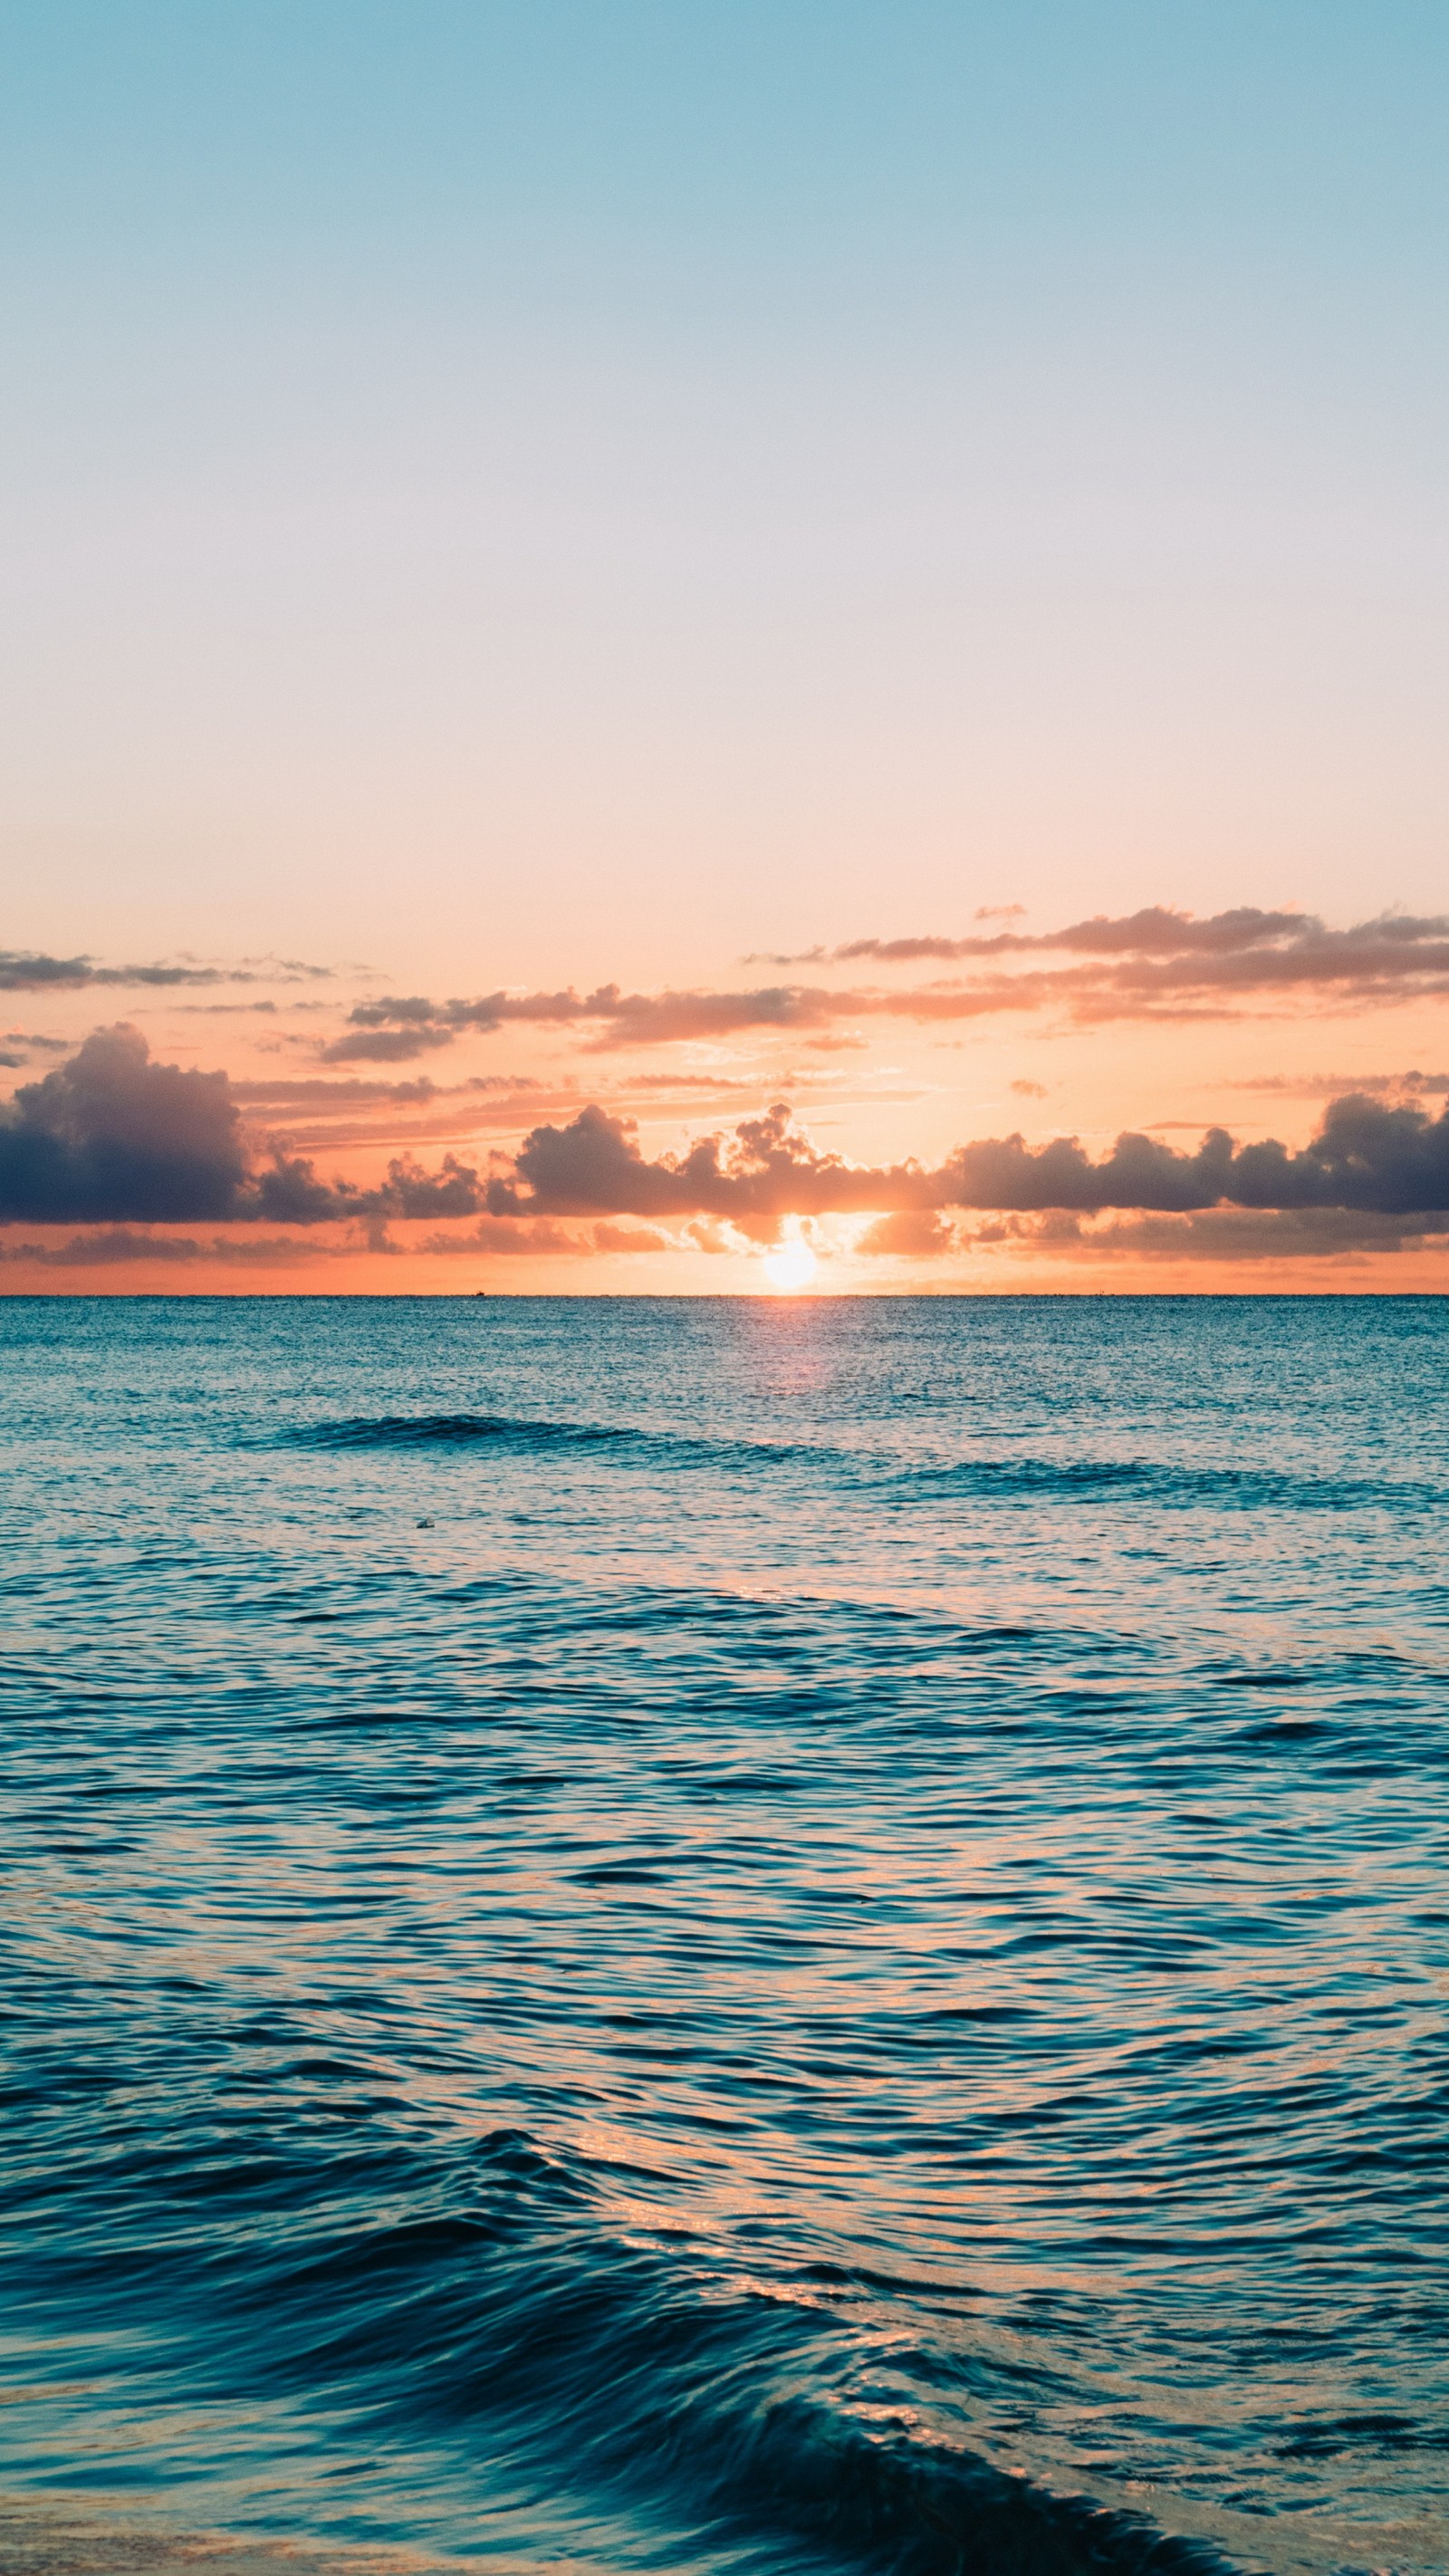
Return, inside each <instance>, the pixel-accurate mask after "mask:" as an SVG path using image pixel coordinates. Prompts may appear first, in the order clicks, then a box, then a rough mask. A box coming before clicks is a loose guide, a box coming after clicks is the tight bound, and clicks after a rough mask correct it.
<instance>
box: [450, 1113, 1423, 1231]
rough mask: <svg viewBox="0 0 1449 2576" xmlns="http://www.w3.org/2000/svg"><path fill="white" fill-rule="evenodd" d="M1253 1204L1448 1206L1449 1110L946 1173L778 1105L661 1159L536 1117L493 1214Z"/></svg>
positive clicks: (603, 1134) (1009, 1152)
mask: <svg viewBox="0 0 1449 2576" xmlns="http://www.w3.org/2000/svg"><path fill="white" fill-rule="evenodd" d="M1224 1203H1226V1204H1230V1205H1236V1206H1239V1207H1247V1208H1340V1209H1356V1210H1359V1211H1361V1212H1364V1213H1378V1214H1383V1215H1391V1216H1392V1215H1407V1214H1427V1213H1431V1212H1436V1211H1438V1210H1442V1209H1446V1208H1449V1106H1446V1109H1445V1110H1444V1112H1443V1113H1442V1114H1441V1115H1440V1117H1439V1118H1437V1119H1433V1118H1431V1117H1430V1116H1429V1114H1428V1113H1427V1111H1425V1110H1423V1109H1421V1108H1419V1107H1417V1106H1416V1105H1414V1104H1412V1103H1400V1104H1398V1105H1397V1106H1392V1107H1390V1106H1386V1105H1385V1104H1384V1103H1383V1102H1381V1101H1375V1100H1370V1099H1367V1098H1365V1097H1363V1096H1361V1095H1350V1096H1348V1097H1347V1098H1345V1099H1342V1100H1336V1101H1334V1102H1333V1103H1332V1104H1331V1105H1330V1107H1329V1109H1328V1111H1327V1113H1326V1115H1325V1117H1324V1120H1323V1123H1322V1125H1321V1127H1320V1129H1319V1132H1318V1134H1317V1136H1315V1137H1314V1139H1313V1140H1312V1142H1311V1143H1310V1144H1308V1145H1306V1146H1304V1147H1303V1148H1302V1149H1301V1151H1299V1152H1297V1153H1293V1152H1290V1151H1289V1149H1288V1148H1287V1147H1286V1146H1283V1145H1281V1144H1278V1143H1276V1142H1272V1141H1270V1142H1268V1143H1264V1144H1252V1145H1241V1146H1240V1145H1236V1144H1235V1143H1234V1141H1233V1139H1232V1137H1231V1136H1229V1135H1228V1133H1227V1132H1226V1130H1225V1129H1223V1128H1220V1127H1215V1128H1210V1129H1209V1130H1208V1132H1207V1134H1206V1135H1205V1136H1204V1138H1203V1140H1202V1142H1201V1144H1200V1145H1199V1146H1198V1147H1197V1148H1196V1150H1195V1151H1193V1152H1185V1151H1180V1150H1178V1149H1177V1148H1176V1147H1174V1146H1171V1145H1166V1144H1163V1143H1162V1142H1161V1141H1160V1140H1159V1139H1157V1138H1155V1137H1151V1136H1145V1135H1137V1134H1132V1133H1130V1132H1129V1133H1127V1134H1124V1135H1121V1136H1119V1137H1118V1138H1117V1140H1116V1143H1115V1144H1114V1145H1113V1146H1112V1147H1111V1148H1110V1150H1109V1151H1108V1152H1107V1153H1106V1154H1104V1155H1101V1156H1099V1157H1097V1158H1095V1159H1094V1158H1093V1157H1092V1156H1091V1155H1090V1154H1088V1153H1087V1152H1086V1151H1085V1149H1084V1148H1083V1146H1082V1145H1081V1143H1080V1142H1079V1140H1078V1139H1077V1138H1076V1137H1073V1136H1059V1137H1056V1138H1054V1139H1053V1140H1052V1141H1051V1142H1049V1143H1047V1144H1044V1145H1039V1146H1031V1145H1028V1144H1027V1142H1026V1140H1025V1138H1024V1137H1023V1136H1021V1135H1019V1134H1018V1135H1011V1136H1005V1137H988V1138H982V1139H979V1140H977V1141H976V1142H974V1143H971V1144H967V1145H962V1146H958V1148H957V1149H956V1151H955V1152H954V1153H953V1154H951V1155H950V1156H948V1157H947V1160H946V1162H945V1163H944V1164H942V1165H941V1166H940V1168H939V1169H938V1170H935V1171H928V1170H925V1169H923V1168H922V1166H921V1165H920V1164H918V1163H915V1162H909V1161H908V1162H904V1163H897V1164H892V1165H888V1166H884V1167H882V1166H871V1165H866V1164H855V1163H848V1162H846V1161H845V1160H844V1159H843V1158H842V1157H841V1156H839V1155H836V1154H821V1153H819V1152H817V1150H816V1149H815V1147H814V1146H813V1145H812V1144H811V1143H810V1140H809V1139H808V1137H806V1136H804V1135H802V1134H801V1132H800V1131H799V1130H798V1129H797V1128H796V1127H794V1125H793V1124H792V1121H791V1116H790V1112H789V1110H788V1109H787V1108H786V1107H785V1106H784V1105H783V1103H777V1104H776V1105H775V1107H774V1108H772V1109H771V1110H769V1111H768V1112H767V1113H766V1115H765V1116H764V1117H762V1118H755V1119H745V1120H743V1121H742V1122H741V1124H740V1125H739V1126H738V1127H737V1128H736V1129H735V1131H734V1134H733V1136H732V1137H731V1138H728V1139H726V1138H722V1137H720V1136H710V1137H704V1138H702V1139H701V1140H700V1141H699V1142H698V1143H696V1144H695V1145H693V1146H691V1147H690V1149H689V1150H688V1152H687V1153H685V1154H683V1155H679V1156H675V1155H664V1156H662V1157H660V1158H659V1159H658V1160H656V1161H650V1160H648V1159H647V1157H646V1156H645V1154H644V1152H643V1149H642V1147H641V1146H640V1143H639V1140H638V1135H637V1132H636V1130H635V1128H634V1125H633V1122H632V1121H631V1120H628V1119H624V1118H616V1117H611V1116H610V1115H609V1113H608V1111H607V1110H604V1109H602V1108H600V1107H598V1106H596V1105H595V1106H591V1107H589V1108H587V1109H584V1110H582V1111H580V1113H579V1115H578V1116H577V1117H576V1118H574V1119H572V1120H571V1121H570V1122H569V1124H568V1125H567V1126H566V1127H554V1126H540V1127H535V1128H534V1129H532V1131H531V1132H530V1133H529V1135H528V1136H526V1137H525V1139H524V1142H523V1144H522V1146H521V1147H520V1149H519V1152H518V1154H517V1157H516V1159H515V1164H514V1170H513V1173H512V1175H511V1176H509V1177H507V1178H498V1179H495V1180H493V1181H490V1183H489V1185H488V1205H489V1208H490V1210H491V1211H492V1212H493V1213H494V1214H495V1215H500V1216H507V1215H524V1214H528V1213H530V1212H533V1211H547V1212H548V1213H549V1214H552V1215H559V1216H602V1215H625V1216H640V1217H653V1218H664V1219H668V1218H670V1217H691V1216H703V1217H721V1218H728V1219H730V1220H731V1221H733V1222H734V1223H736V1224H748V1223H749V1222H750V1221H752V1220H753V1221H760V1220H763V1221H767V1222H774V1221H777V1220H778V1219H779V1218H781V1217H782V1216H786V1215H797V1216H804V1215H827V1214H849V1213H855V1212H870V1213H872V1214H879V1215H891V1214H897V1213H901V1212H904V1211H908V1210H918V1211H919V1210H924V1209H937V1210H940V1209H946V1208H952V1207H960V1208H976V1209H981V1210H988V1209H993V1210H1005V1211H1012V1212H1022V1213H1026V1212H1033V1211H1035V1212H1045V1211H1048V1210H1055V1211H1064V1212H1069V1213H1073V1214H1080V1215H1095V1214H1098V1213H1100V1212H1101V1211H1103V1210H1105V1209H1112V1208H1121V1209H1131V1210H1137V1211H1141V1212H1144V1213H1145V1212H1153V1213H1158V1214H1166V1213H1187V1212H1189V1211H1191V1210H1194V1209H1207V1208H1212V1207H1216V1206H1219V1205H1221V1204H1224Z"/></svg>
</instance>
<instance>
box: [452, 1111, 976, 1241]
mask: <svg viewBox="0 0 1449 2576" xmlns="http://www.w3.org/2000/svg"><path fill="white" fill-rule="evenodd" d="M520 1184H522V1191H526V1193H527V1195H526V1196H524V1195H523V1194H522V1191H521V1190H520ZM929 1186H930V1184H929V1182H928V1179H927V1176H926V1175H925V1174H924V1173H922V1172H921V1171H919V1170H918V1169H917V1167H916V1166H915V1165H913V1164H901V1165H899V1166H897V1167H895V1168H894V1169H890V1170H885V1171H881V1170H878V1169H873V1168H871V1167H870V1166H868V1165H861V1164H854V1163H847V1162H846V1161H845V1160H844V1159H843V1157H842V1156H840V1155H838V1154H821V1153H818V1152H817V1151H816V1149H815V1147H814V1146H813V1145H812V1144H811V1143H810V1140H809V1138H808V1137H806V1136H804V1135H802V1134H801V1133H800V1131H799V1129H798V1128H796V1127H795V1126H794V1125H793V1124H792V1121H791V1116H790V1112H789V1110H788V1109H787V1108H786V1107H785V1105H784V1104H783V1102H776V1104H775V1106H774V1107H773V1108H772V1109H770V1110H768V1111H766V1113H765V1114H764V1116H763V1117H760V1118H746V1119H744V1120H742V1121H741V1123H740V1125H739V1126H738V1127H737V1128H736V1129H735V1131H734V1134H733V1136H732V1137H730V1138H728V1139H725V1138H722V1137H720V1136H706V1137H703V1138H701V1139H700V1141H699V1142H698V1143H697V1144H695V1145H692V1146H691V1147H690V1148H689V1151H688V1152H687V1153H686V1154H684V1155H681V1156H678V1157H675V1156H671V1155H666V1156H664V1157H662V1158H661V1159H660V1160H659V1161H657V1162H650V1161H648V1160H647V1159H646V1157H645V1155H644V1153H643V1150H642V1148H641V1146H640V1144H639V1140H638V1134H637V1131H636V1129H635V1126H634V1122H633V1120H632V1119H627V1118H614V1117H611V1116H610V1115H609V1112H608V1111H607V1110H605V1109H601V1108H599V1107H598V1106H597V1105H592V1104H591V1105H590V1107H588V1108H587V1109H583V1110H581V1111H580V1112H579V1114H578V1116H577V1117H576V1118H574V1119H572V1120H570V1122H569V1124H568V1126H567V1127H551V1126H542V1127H535V1128H533V1129H532V1130H531V1131H530V1133H529V1134H528V1135H527V1136H526V1137H525V1138H524V1141H523V1144H522V1145H521V1147H520V1148H519V1151H518V1154H517V1157H516V1159H515V1163H514V1171H513V1175H512V1177H510V1178H507V1179H503V1178H500V1179H497V1180H493V1181H491V1182H490V1183H489V1189H488V1204H489V1207H490V1209H491V1210H492V1211H493V1213H494V1214H495V1215H499V1216H507V1215H517V1214H526V1213H528V1212H529V1211H530V1210H533V1209H546V1210H547V1211H548V1212H549V1213H550V1214H552V1215H555V1216H638V1217H653V1218H665V1219H667V1218H669V1217H692V1216H715V1217H727V1218H729V1219H730V1220H731V1221H732V1222H733V1223H735V1224H736V1225H742V1226H744V1227H745V1228H746V1229H749V1228H750V1227H751V1226H752V1225H753V1226H761V1225H762V1226H763V1227H764V1228H765V1230H766V1231H770V1232H772V1231H773V1229H774V1227H775V1225H776V1224H777V1223H778V1221H779V1219H780V1218H781V1217H783V1216H803V1215H811V1214H820V1213H825V1212H827V1211H840V1210H862V1211H863V1210H879V1209H882V1208H887V1207H891V1206H894V1205H914V1204H924V1203H925V1193H926V1192H927V1191H928V1189H929Z"/></svg>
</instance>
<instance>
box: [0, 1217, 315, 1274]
mask: <svg viewBox="0 0 1449 2576" xmlns="http://www.w3.org/2000/svg"><path fill="white" fill-rule="evenodd" d="M325 1248H326V1247H324V1246H322V1245H319V1244H313V1243H305V1242H299V1241H298V1240H297V1238H296V1236H295V1235H277V1236H267V1235H245V1236H237V1235H224V1234H222V1235H214V1236H213V1237H212V1240H211V1241H210V1242H209V1243H198V1242H197V1241H196V1239H195V1237H194V1236H192V1235H185V1234H141V1233H138V1232H137V1231H136V1229H135V1228H134V1227H133V1226H109V1227H107V1229H106V1230H105V1231H104V1233H95V1234H73V1235H72V1236H71V1237H70V1239H69V1241H68V1242H66V1243H15V1244H11V1245H9V1246H8V1247H0V1261H15V1262H23V1263H25V1264H26V1265H27V1266H29V1265H35V1266H38V1267H40V1268H43V1269H48V1270H104V1269H114V1268H117V1267H130V1266H131V1265H133V1264H135V1263H138V1262H158V1261H159V1262H164V1263H166V1264H167V1265H168V1266H173V1267H174V1266H177V1265H179V1266H181V1267H186V1266H187V1265H189V1264H191V1263H195V1262H198V1261H226V1262H251V1263H268V1264H272V1265H280V1264H284V1263H285V1264H289V1265H294V1264H296V1263H297V1262H300V1261H313V1260H316V1259H317V1258H318V1257H319V1256H320V1254H321V1253H322V1252H323V1251H324V1250H325Z"/></svg>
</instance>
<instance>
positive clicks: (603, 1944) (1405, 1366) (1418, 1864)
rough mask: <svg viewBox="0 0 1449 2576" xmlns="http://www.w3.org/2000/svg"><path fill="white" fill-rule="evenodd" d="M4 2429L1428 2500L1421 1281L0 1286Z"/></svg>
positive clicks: (426, 2471) (1117, 2546)
mask: <svg viewBox="0 0 1449 2576" xmlns="http://www.w3.org/2000/svg"><path fill="white" fill-rule="evenodd" d="M0 1395H3V1414H0V1437H3V1441H4V1451H5V1460H4V1463H5V1484H4V1493H5V1554H4V1588H3V1601H0V1687H3V1694H4V1708H5V1728H6V1732H5V1745H6V1763H5V1771H6V1782H7V1802H6V1803H7V1811H8V1825H7V1832H6V1835H5V1839H4V1846H3V1855H0V1857H3V1866H4V1870H5V1875H6V1882H7V1884H6V1889H5V1903H4V1909H3V1921H0V1930H3V1940H4V1946H5V1958H4V1963H3V1968H4V1981H3V1993H4V1999H5V2019H6V2041H5V2081H6V2091H5V2099H4V2117H5V2124H6V2133H5V2154H4V2165H3V2174H4V2194H5V2208H4V2216H5V2232H4V2246H3V2254H0V2272H3V2280H4V2308H5V2320H6V2336H5V2343H4V2347H3V2357H0V2376H3V2382H4V2385H3V2388H0V2394H3V2395H4V2396H5V2397H6V2399H7V2401H8V2402H7V2403H6V2404H5V2406H4V2407H3V2408H0V2438H3V2456H0V2485H3V2486H4V2487H5V2488H7V2489H8V2490H9V2491H10V2493H11V2495H12V2497H14V2496H21V2497H24V2496H25V2495H32V2496H35V2497H37V2498H43V2497H44V2495H45V2494H47V2493H49V2492H52V2491H53V2492H54V2493H56V2494H57V2495H63V2496H64V2497H65V2498H66V2499H67V2500H68V2503H69V2504H73V2503H74V2500H75V2499H76V2498H77V2497H80V2498H82V2499H83V2498H84V2497H85V2495H86V2494H88V2493H89V2494H92V2495H94V2497H95V2498H96V2499H97V2500H98V2508H99V2505H100V2504H101V2503H103V2504H104V2506H105V2509H106V2510H107V2511H109V2510H112V2509H114V2508H115V2506H116V2503H117V2500H118V2499H119V2500H120V2502H121V2503H124V2504H127V2505H129V2506H131V2507H134V2508H135V2509H136V2510H137V2511H154V2512H156V2513H162V2512H164V2513H166V2514H168V2515H170V2516H171V2517H173V2518H174V2519H176V2520H178V2521H179V2522H181V2523H185V2524H189V2525H191V2526H193V2527H202V2526H206V2527H213V2528H218V2529H227V2530H232V2531H236V2532H244V2533H248V2534H250V2535H252V2537H253V2538H257V2537H258V2536H265V2535H267V2534H274V2535H280V2536H282V2537H285V2536H287V2535H289V2534H291V2535H307V2536H308V2537H310V2538H311V2539H313V2540H315V2541H319V2542H325V2543H327V2544H329V2545H330V2546H331V2547H332V2548H333V2549H338V2548H341V2549H342V2550H344V2552H345V2551H346V2550H348V2549H353V2550H357V2551H361V2550H362V2549H363V2547H364V2545H371V2544H384V2543H386V2544H396V2545H404V2544H405V2545H406V2546H407V2547H408V2548H409V2549H410V2550H413V2551H416V2552H418V2553H420V2554H421V2557H422V2558H423V2559H425V2560H426V2561H427V2562H428V2563H436V2562H443V2563H447V2562H449V2561H463V2562H469V2563H481V2564H482V2565H485V2566H488V2567H493V2568H498V2569H509V2570H517V2571H520V2576H532V2571H540V2576H541V2571H542V2570H544V2569H558V2568H560V2567H569V2568H577V2569H580V2570H588V2571H614V2576H626V2571H627V2572H628V2576H632V2571H634V2570H643V2569H653V2570H659V2571H669V2576H794V2571H799V2572H800V2576H809V2571H826V2570H848V2571H856V2570H865V2569H886V2568H893V2569H896V2568H898V2569H902V2570H909V2571H919V2576H954V2571H957V2570H971V2571H981V2576H1007V2571H1012V2576H1014V2571H1018V2570H1021V2571H1042V2572H1043V2576H1055V2571H1076V2570H1084V2569H1087V2568H1102V2569H1121V2570H1135V2569H1139V2568H1140V2569H1148V2568H1150V2569H1153V2570H1163V2571H1165V2570H1177V2569H1180V2570H1192V2569H1196V2570H1208V2569H1214V2568H1217V2569H1222V2568H1238V2569H1243V2570H1252V2569H1273V2570H1283V2571H1297V2570H1323V2571H1334V2570H1338V2571H1367V2570H1371V2569H1392V2570H1394V2571H1427V2570H1430V2569H1436V2570H1440V2569H1442V2568H1443V2567H1444V2566H1445V2564H1446V2563H1449V2519H1446V2515H1449V2502H1446V2490H1449V2362H1446V2334H1445V2326H1446V2302H1445V2288H1446V2273H1449V2207H1446V2202H1449V2065H1446V2048H1445V2035H1446V2017H1449V2015H1446V2007H1449V1902H1446V1890H1445V1881H1444V1876H1443V1869H1442V1862H1443V1843H1444V1814H1445V1806H1444V1788H1445V1755H1446V1749H1449V1743H1446V1739H1449V1727H1446V1711H1449V1578H1446V1547H1445V1540H1446V1528H1449V1514H1446V1502H1449V1306H1446V1305H1445V1304H1444V1303H1442V1302H1440V1301H1434V1300H1414V1299H1398V1300H1338V1299H1331V1300H1330V1299H1324V1300H1301V1301H1299V1300H1279V1299H1262V1300H1259V1299H1249V1298H1243V1299H1225V1300H1208V1299H1190V1300H1187V1299H1185V1300H1181V1301H1179V1300H1172V1299H1162V1300H1150V1301H1149V1300H1143V1301H1137V1300H1125V1299H1123V1300H1100V1301H1098V1300H1081V1301H1077V1300H1057V1299H1041V1300H1022V1301H1016V1300H956V1299H900V1300H895V1299H884V1300H871V1301H864V1300H862V1301H826V1300H799V1301H795V1302H789V1301H780V1302H766V1301H761V1302H744V1301H740V1302H735V1301H718V1302H716V1301H700V1302H684V1301H657V1302H656V1301H638V1302H633V1301H630V1302H611V1301H602V1300H601V1301H593V1300H548V1299H537V1300H534V1299H517V1300H515V1299H489V1300H472V1299H468V1300H453V1299H446V1300H403V1299H399V1300H397V1301H377V1302H374V1301H363V1300H347V1301H342V1300H339V1301H336V1302H333V1301H330V1300H329V1301H322V1300H296V1301H291V1300H256V1301H253V1300H236V1301H211V1300H198V1301H187V1300H174V1301H172V1300H135V1301H131V1300H127V1301H120V1300H117V1301H102V1300H69V1299H66V1300H54V1301H50V1300H35V1301H29V1300H17V1301H10V1302H8V1303H6V1304H4V1305H3V1306H0Z"/></svg>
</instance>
